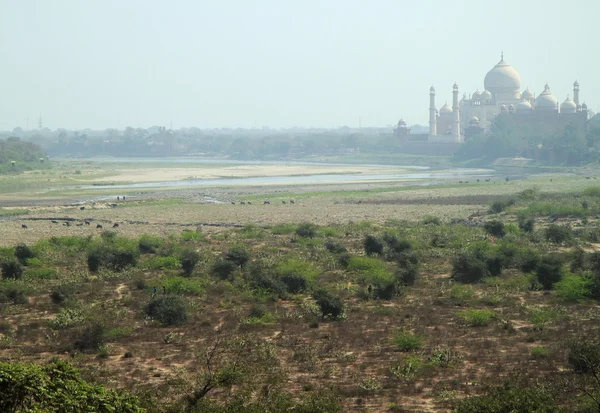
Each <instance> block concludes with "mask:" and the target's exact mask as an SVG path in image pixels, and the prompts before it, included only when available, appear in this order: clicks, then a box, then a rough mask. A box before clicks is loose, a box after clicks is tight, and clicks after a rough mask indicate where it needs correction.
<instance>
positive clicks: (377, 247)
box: [363, 235, 384, 255]
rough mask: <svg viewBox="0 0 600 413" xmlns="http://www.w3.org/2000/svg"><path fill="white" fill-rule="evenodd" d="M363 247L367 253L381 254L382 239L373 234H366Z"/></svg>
mask: <svg viewBox="0 0 600 413" xmlns="http://www.w3.org/2000/svg"><path fill="white" fill-rule="evenodd" d="M363 248H364V250H365V253H366V254H367V255H383V248H384V245H383V241H382V240H380V239H379V238H377V237H375V236H373V235H367V236H366V237H365V239H364V240H363Z"/></svg>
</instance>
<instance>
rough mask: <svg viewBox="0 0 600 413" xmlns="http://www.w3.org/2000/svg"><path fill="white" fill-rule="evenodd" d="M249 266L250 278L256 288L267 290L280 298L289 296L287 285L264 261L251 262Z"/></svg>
mask: <svg viewBox="0 0 600 413" xmlns="http://www.w3.org/2000/svg"><path fill="white" fill-rule="evenodd" d="M248 267H249V268H248V280H249V281H250V285H251V287H252V288H253V289H254V290H259V291H267V292H270V293H273V294H276V295H277V296H278V297H280V298H285V297H286V296H287V286H286V285H285V284H284V283H283V282H282V281H281V280H280V279H278V278H276V277H274V276H273V274H272V273H271V271H270V270H269V269H267V268H265V266H264V265H263V264H262V263H260V262H257V263H251V264H250V265H249V266H248Z"/></svg>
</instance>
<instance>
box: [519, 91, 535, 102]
mask: <svg viewBox="0 0 600 413" xmlns="http://www.w3.org/2000/svg"><path fill="white" fill-rule="evenodd" d="M521 97H522V98H523V99H527V100H529V99H533V92H532V91H531V90H529V88H527V89H525V91H524V92H523V93H522V94H521Z"/></svg>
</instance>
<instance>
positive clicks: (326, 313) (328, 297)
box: [313, 290, 344, 320]
mask: <svg viewBox="0 0 600 413" xmlns="http://www.w3.org/2000/svg"><path fill="white" fill-rule="evenodd" d="M313 298H314V299H315V301H316V302H317V305H318V306H319V310H320V311H321V315H322V317H323V318H325V317H330V318H332V319H333V320H337V319H338V318H340V317H341V316H342V314H343V313H344V304H343V303H342V300H341V298H340V297H336V296H334V295H332V294H331V293H330V292H329V291H327V290H317V291H315V293H314V294H313Z"/></svg>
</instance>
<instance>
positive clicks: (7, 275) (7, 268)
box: [1, 260, 23, 280]
mask: <svg viewBox="0 0 600 413" xmlns="http://www.w3.org/2000/svg"><path fill="white" fill-rule="evenodd" d="M1 267H2V278H3V279H5V280H9V279H12V280H18V279H19V278H21V276H22V275H23V267H22V266H21V264H19V262H18V261H14V260H8V261H6V262H3V263H2V266H1Z"/></svg>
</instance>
